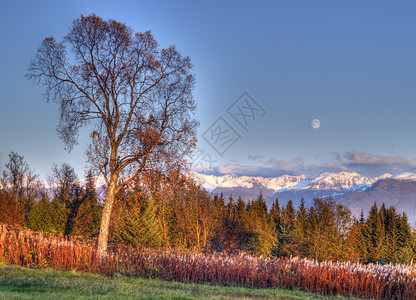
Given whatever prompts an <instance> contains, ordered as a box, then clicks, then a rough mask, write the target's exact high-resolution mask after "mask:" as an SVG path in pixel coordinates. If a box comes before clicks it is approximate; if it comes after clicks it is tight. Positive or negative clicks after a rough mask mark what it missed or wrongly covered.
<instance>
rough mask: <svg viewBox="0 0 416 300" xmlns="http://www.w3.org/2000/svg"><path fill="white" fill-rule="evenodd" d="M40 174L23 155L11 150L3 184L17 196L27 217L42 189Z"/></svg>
mask: <svg viewBox="0 0 416 300" xmlns="http://www.w3.org/2000/svg"><path fill="white" fill-rule="evenodd" d="M38 176H39V175H38V174H36V173H35V171H34V170H32V169H31V168H30V167H29V164H28V163H27V162H26V161H25V158H24V156H23V155H20V154H18V153H17V152H13V151H11V152H10V154H9V161H8V162H7V163H6V169H5V170H4V171H3V178H2V179H1V183H2V184H1V185H2V186H3V188H4V189H6V190H8V191H9V192H10V194H11V195H12V196H13V197H14V198H15V200H16V201H17V202H18V204H19V206H20V207H21V209H22V211H23V212H24V214H25V216H26V217H27V214H28V213H29V210H30V208H31V207H32V204H33V203H34V201H35V198H37V197H38V196H39V193H40V190H41V186H40V182H39V181H38V180H37V178H38Z"/></svg>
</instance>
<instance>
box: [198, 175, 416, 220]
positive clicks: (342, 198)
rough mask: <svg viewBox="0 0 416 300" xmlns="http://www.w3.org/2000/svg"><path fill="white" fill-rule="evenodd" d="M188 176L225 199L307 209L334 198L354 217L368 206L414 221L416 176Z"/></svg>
mask: <svg viewBox="0 0 416 300" xmlns="http://www.w3.org/2000/svg"><path fill="white" fill-rule="evenodd" d="M190 175H191V176H192V177H193V178H194V179H195V181H196V182H198V183H199V184H200V185H201V186H202V187H204V188H205V189H207V190H209V191H211V192H212V193H214V194H219V193H223V194H224V196H225V197H226V198H228V197H229V196H230V195H232V196H233V197H234V198H235V199H236V198H237V197H238V196H241V197H242V198H243V200H244V201H246V202H247V201H249V200H252V199H255V198H256V197H257V196H258V194H259V193H260V191H261V192H262V194H263V196H264V197H265V198H266V201H267V204H268V205H269V207H270V206H271V204H272V202H273V201H274V200H275V199H276V198H278V199H279V202H280V203H281V204H285V203H287V201H289V200H292V201H293V203H294V205H295V206H298V205H299V203H300V200H301V199H302V198H304V199H305V202H306V205H308V206H309V205H311V204H312V203H313V198H315V197H333V198H334V199H335V200H336V201H338V202H339V203H341V204H343V205H345V206H347V207H349V208H350V209H351V211H352V213H353V214H354V215H355V216H357V217H358V216H359V214H360V212H361V209H362V210H363V211H364V213H368V211H369V209H370V207H371V205H373V203H374V202H377V203H378V204H379V205H381V204H382V203H385V204H386V206H390V205H393V206H395V207H396V209H397V210H398V211H399V212H406V213H407V214H408V217H409V221H410V222H411V223H412V224H413V223H414V221H415V219H416V174H415V173H402V174H399V175H395V176H393V175H391V174H388V173H386V174H383V175H381V176H379V177H365V176H362V175H360V174H358V173H355V172H340V173H330V172H327V173H322V174H321V175H319V176H317V177H315V178H308V177H307V176H306V175H300V176H290V175H283V176H279V177H274V178H263V177H250V176H236V175H223V176H214V175H205V174H199V173H196V172H191V173H190Z"/></svg>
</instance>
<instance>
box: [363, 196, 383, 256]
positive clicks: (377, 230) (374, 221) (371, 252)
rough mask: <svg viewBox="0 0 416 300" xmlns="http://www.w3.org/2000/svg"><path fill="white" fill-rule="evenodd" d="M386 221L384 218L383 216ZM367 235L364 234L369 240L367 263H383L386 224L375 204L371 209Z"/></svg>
mask: <svg viewBox="0 0 416 300" xmlns="http://www.w3.org/2000/svg"><path fill="white" fill-rule="evenodd" d="M383 219H384V216H383ZM365 230H366V233H365V234H364V236H365V238H366V239H367V241H366V244H367V253H368V257H367V261H366V262H373V263H375V262H378V261H380V262H383V261H384V260H385V257H384V253H385V251H384V244H385V243H384V241H385V230H384V223H383V220H382V217H381V214H380V213H379V211H378V207H377V203H376V202H374V204H373V206H372V207H371V209H370V212H369V215H368V218H367V221H366V226H365Z"/></svg>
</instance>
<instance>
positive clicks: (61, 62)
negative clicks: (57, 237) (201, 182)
mask: <svg viewBox="0 0 416 300" xmlns="http://www.w3.org/2000/svg"><path fill="white" fill-rule="evenodd" d="M190 69H191V63H190V59H189V58H188V57H182V56H181V55H180V53H178V51H177V50H176V49H175V47H174V46H170V47H168V48H166V49H161V48H160V47H159V45H158V43H157V41H156V40H155V39H154V38H153V36H152V35H151V33H150V32H149V31H146V32H144V33H134V32H133V30H132V29H131V28H130V27H128V26H126V25H125V24H122V23H119V22H117V21H114V20H108V21H105V20H103V19H101V18H100V17H98V16H96V15H94V14H92V15H89V16H86V17H84V16H81V18H79V19H76V20H74V22H73V25H72V27H71V29H70V32H69V33H68V34H67V35H66V36H65V37H64V39H63V41H61V42H57V41H56V40H55V39H54V38H53V37H48V38H46V39H45V40H44V41H43V42H42V44H41V46H40V48H39V49H38V51H37V54H36V57H35V59H34V60H33V61H32V62H31V64H30V66H29V69H28V71H29V72H28V75H27V76H28V78H29V79H32V80H34V82H35V83H42V84H44V85H45V86H46V93H45V97H46V99H47V100H48V101H49V100H52V101H54V102H56V103H58V105H59V107H60V116H61V118H60V123H59V126H58V134H59V136H60V137H61V138H62V139H63V141H64V143H65V145H66V146H67V147H68V149H69V150H71V149H72V147H73V146H74V144H76V140H77V134H78V130H79V129H80V128H81V127H83V126H84V125H87V124H91V125H93V126H94V130H93V131H92V133H91V138H92V142H91V144H90V146H89V149H88V152H87V154H88V157H89V162H90V163H91V164H92V166H93V167H94V169H95V170H96V171H97V172H99V173H101V174H102V175H103V176H104V178H105V180H106V182H107V194H106V199H105V206H104V210H103V215H102V221H101V227H100V235H99V242H98V251H99V253H100V254H101V255H104V254H105V252H106V249H107V240H108V229H109V222H110V215H111V210H112V207H113V203H114V197H115V194H116V192H117V191H118V190H120V189H121V188H123V187H124V186H125V185H126V184H128V183H129V182H130V181H134V180H137V179H138V178H140V175H141V174H142V173H143V172H145V171H146V170H148V169H158V170H166V171H168V170H170V169H172V168H174V167H177V166H178V164H179V163H181V161H183V156H184V155H186V154H187V153H188V152H189V151H191V150H192V148H193V146H194V145H195V142H196V139H195V131H196V127H197V122H196V121H195V120H194V119H193V113H194V111H195V102H194V99H193V96H192V90H193V87H194V77H193V75H192V74H191V73H190Z"/></svg>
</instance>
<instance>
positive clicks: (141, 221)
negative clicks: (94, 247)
mask: <svg viewBox="0 0 416 300" xmlns="http://www.w3.org/2000/svg"><path fill="white" fill-rule="evenodd" d="M126 203H127V204H126V207H125V208H126V209H125V210H124V211H123V212H124V215H123V217H121V218H120V219H119V224H118V228H117V231H116V233H115V239H116V240H117V241H119V242H122V243H124V244H127V245H131V246H133V247H137V246H145V247H152V248H160V246H161V244H162V235H161V232H160V229H159V224H158V221H157V217H156V208H155V204H154V200H153V197H152V196H149V197H145V196H144V195H142V194H141V193H140V192H138V191H135V192H134V193H133V192H131V193H130V195H129V197H128V199H126Z"/></svg>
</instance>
